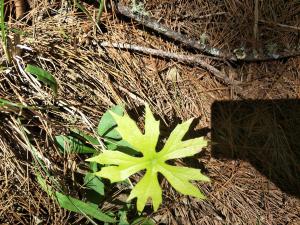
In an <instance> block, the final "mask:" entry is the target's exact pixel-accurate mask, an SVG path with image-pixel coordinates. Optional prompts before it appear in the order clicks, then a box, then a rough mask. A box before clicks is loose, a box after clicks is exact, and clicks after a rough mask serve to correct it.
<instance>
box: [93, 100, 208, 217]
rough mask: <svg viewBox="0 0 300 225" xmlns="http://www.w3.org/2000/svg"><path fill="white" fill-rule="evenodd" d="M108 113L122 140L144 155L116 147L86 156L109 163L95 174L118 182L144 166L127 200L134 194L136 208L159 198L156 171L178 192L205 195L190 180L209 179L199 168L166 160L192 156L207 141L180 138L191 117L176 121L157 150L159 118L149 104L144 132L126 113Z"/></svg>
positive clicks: (156, 205)
mask: <svg viewBox="0 0 300 225" xmlns="http://www.w3.org/2000/svg"><path fill="white" fill-rule="evenodd" d="M110 113H111V115H112V117H113V118H114V120H115V121H116V123H117V128H116V130H117V131H118V133H119V134H120V135H121V136H122V138H123V140H125V141H126V142H127V143H129V144H130V145H131V146H132V147H133V148H134V149H135V150H137V151H139V152H140V153H142V155H143V156H142V157H134V156H130V155H127V154H125V153H122V152H119V151H108V150H106V151H103V152H102V153H101V154H99V155H98V156H96V157H93V158H90V159H87V161H90V162H97V163H99V164H104V165H109V166H106V167H102V169H101V170H100V171H99V172H96V173H95V174H96V175H97V176H100V177H104V178H107V179H109V180H110V181H111V182H118V181H123V180H125V179H126V178H128V177H130V176H131V175H133V174H135V173H137V172H139V171H141V170H146V173H145V175H144V177H143V178H142V179H141V180H140V181H139V182H138V183H137V185H136V186H135V187H134V188H133V189H132V191H131V193H130V195H129V198H128V200H131V199H133V198H137V209H138V210H139V211H143V209H144V207H145V205H146V203H147V200H148V199H149V198H151V199H152V203H153V208H154V210H155V211H156V210H157V209H158V207H159V205H160V204H161V202H162V189H161V187H160V185H159V182H158V178H157V173H161V174H162V175H164V176H165V178H166V179H167V180H168V182H169V183H170V184H171V185H172V186H173V187H174V188H175V189H176V190H177V191H178V192H181V193H183V194H187V195H191V196H194V197H197V198H200V199H204V198H205V196H204V195H203V194H202V193H201V192H200V191H199V189H198V188H197V187H195V186H194V185H193V184H191V183H190V181H192V180H198V181H210V179H209V178H208V177H206V176H204V175H203V174H201V172H200V170H199V169H194V168H188V167H177V166H172V165H169V164H167V163H166V161H168V160H171V159H176V158H184V157H188V156H193V155H195V154H196V153H198V152H200V151H201V150H202V148H203V147H204V146H206V145H207V141H205V140H204V138H203V137H200V138H195V139H190V140H185V141H182V139H183V137H184V135H185V134H186V132H187V131H188V129H189V127H190V125H191V123H192V119H190V120H188V121H186V122H184V123H182V124H179V125H178V126H177V127H176V128H175V129H174V130H173V132H172V133H171V135H170V137H169V139H168V140H167V141H166V144H165V146H164V147H163V149H162V150H161V151H159V152H156V144H157V141H158V137H159V121H157V120H155V118H154V116H153V114H152V112H151V110H150V108H149V106H148V105H146V112H145V133H144V134H143V133H142V132H141V131H140V129H139V128H138V126H137V125H136V123H135V122H134V121H133V120H132V119H131V118H130V117H129V116H128V115H127V114H126V113H125V114H124V115H123V116H120V115H117V114H115V113H113V112H110Z"/></svg>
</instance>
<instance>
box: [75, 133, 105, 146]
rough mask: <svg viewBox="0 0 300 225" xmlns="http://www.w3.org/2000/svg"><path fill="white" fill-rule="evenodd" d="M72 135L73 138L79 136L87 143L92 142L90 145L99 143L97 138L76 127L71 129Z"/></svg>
mask: <svg viewBox="0 0 300 225" xmlns="http://www.w3.org/2000/svg"><path fill="white" fill-rule="evenodd" d="M70 135H71V136H72V137H75V138H80V139H83V140H85V141H87V142H88V143H90V144H92V145H100V143H99V141H98V140H97V138H95V137H92V136H91V135H88V134H87V133H85V132H83V131H81V130H78V129H71V134H70Z"/></svg>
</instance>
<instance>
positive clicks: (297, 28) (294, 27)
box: [259, 20, 300, 31]
mask: <svg viewBox="0 0 300 225" xmlns="http://www.w3.org/2000/svg"><path fill="white" fill-rule="evenodd" d="M259 22H261V23H266V24H269V25H273V26H278V27H282V28H287V29H289V30H296V31H300V27H297V26H290V25H286V24H282V23H275V22H271V21H266V20H259Z"/></svg>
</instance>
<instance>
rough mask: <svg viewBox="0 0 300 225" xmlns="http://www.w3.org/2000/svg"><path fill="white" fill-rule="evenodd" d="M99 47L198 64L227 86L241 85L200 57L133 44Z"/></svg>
mask: <svg viewBox="0 0 300 225" xmlns="http://www.w3.org/2000/svg"><path fill="white" fill-rule="evenodd" d="M99 45H100V46H102V47H112V48H119V49H128V50H133V51H138V52H142V53H145V54H149V55H155V56H159V57H162V58H169V59H175V60H178V61H181V62H185V63H189V64H197V65H200V66H201V67H203V68H205V69H206V70H208V71H209V72H211V73H212V74H213V75H214V76H215V77H216V78H217V79H219V80H220V81H222V82H224V83H225V84H227V85H238V84H239V82H237V81H232V80H230V79H229V77H227V76H226V75H225V74H224V73H222V72H221V71H220V70H218V69H216V68H215V67H213V66H212V65H210V64H208V63H207V62H205V61H204V60H201V59H200V56H199V55H184V54H178V53H173V52H165V51H163V50H160V49H153V48H147V47H143V46H138V45H132V44H122V43H109V42H107V41H104V42H101V43H99ZM202 57H203V56H202Z"/></svg>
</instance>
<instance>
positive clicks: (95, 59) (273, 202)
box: [0, 0, 300, 225]
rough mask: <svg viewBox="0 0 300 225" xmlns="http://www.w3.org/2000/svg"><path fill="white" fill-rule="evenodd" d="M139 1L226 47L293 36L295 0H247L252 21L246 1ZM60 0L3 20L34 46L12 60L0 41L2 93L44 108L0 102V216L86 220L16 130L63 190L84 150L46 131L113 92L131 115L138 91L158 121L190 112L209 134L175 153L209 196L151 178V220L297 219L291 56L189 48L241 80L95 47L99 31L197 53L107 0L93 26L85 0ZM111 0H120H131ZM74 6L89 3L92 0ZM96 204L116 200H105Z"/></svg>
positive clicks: (88, 124)
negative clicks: (236, 55)
mask: <svg viewBox="0 0 300 225" xmlns="http://www.w3.org/2000/svg"><path fill="white" fill-rule="evenodd" d="M65 2H67V1H65ZM87 2H92V1H87ZM95 2H97V1H95ZM107 2H109V1H107ZM146 2H147V3H146V4H145V5H144V10H145V12H147V13H148V14H149V15H150V16H152V17H153V18H155V19H156V20H157V21H159V22H160V23H161V24H164V25H166V26H168V27H169V28H171V29H173V30H174V31H179V32H181V33H184V34H186V35H187V36H188V37H190V38H194V39H196V40H199V39H201V37H202V38H204V39H205V40H204V39H203V40H204V41H205V42H206V43H207V44H208V45H210V46H212V47H216V48H219V49H222V50H225V51H229V52H233V51H234V50H240V49H244V51H245V54H248V53H249V52H253V50H254V49H256V50H258V51H260V50H262V51H264V52H268V51H269V53H270V54H273V53H274V52H276V53H280V52H285V51H295V49H296V50H299V48H300V38H299V37H300V33H299V31H300V18H299V15H300V3H299V1H298V0H294V1H288V2H287V1H283V0H278V1H271V0H265V1H259V7H258V12H259V13H258V15H259V23H258V28H257V30H256V31H255V28H254V24H255V10H254V8H255V7H254V2H255V1H250V0H247V1H234V0H226V1H211V0H201V1H196V0H181V1H179V0H152V1H146ZM60 3H61V4H46V3H45V1H44V0H37V1H36V4H35V7H34V8H32V9H31V10H30V11H29V12H28V13H27V14H26V16H25V17H24V19H23V20H21V21H15V22H13V23H12V22H11V23H10V24H9V26H10V27H12V28H18V29H20V30H22V32H23V33H22V34H21V40H20V44H22V45H26V46H28V47H30V48H32V50H30V51H29V50H23V53H22V57H21V58H19V63H17V61H16V60H15V61H13V63H12V64H7V61H6V59H5V56H4V54H3V52H2V55H3V57H2V58H1V71H0V98H4V99H7V100H10V101H12V102H21V103H23V104H26V105H34V106H40V107H42V110H38V109H37V110H28V109H24V110H21V111H20V110H19V109H15V108H13V107H12V108H7V107H2V108H0V164H1V165H2V166H0V187H1V190H2V191H1V193H0V224H38V220H41V221H42V223H41V224H85V223H87V222H86V219H85V218H84V217H83V216H80V215H76V214H73V213H69V212H67V211H65V210H62V209H60V208H59V206H58V205H56V203H55V202H53V201H52V200H51V199H50V198H49V197H48V196H47V194H46V193H45V192H44V191H43V190H42V189H41V188H40V187H39V185H38V184H37V181H36V178H35V175H34V171H35V165H36V162H35V159H34V158H33V157H32V155H31V153H30V152H31V147H30V145H29V144H28V143H29V142H30V143H31V145H33V146H34V147H35V148H36V149H37V150H38V151H39V153H40V154H41V156H42V158H43V159H47V160H49V161H50V167H49V169H51V171H53V173H54V174H55V176H57V178H58V179H59V181H60V182H61V183H62V184H63V183H66V184H68V185H66V192H68V193H71V194H72V195H74V196H78V195H79V192H78V186H77V185H76V183H77V179H78V178H77V177H78V176H79V174H78V168H80V167H81V166H82V162H83V158H81V157H79V156H63V155H61V154H60V153H59V151H58V149H57V147H56V146H55V144H54V136H55V135H59V134H64V133H67V132H68V130H69V129H70V128H79V129H83V130H85V131H87V132H90V133H92V132H93V129H95V128H96V126H97V124H98V122H99V118H100V117H101V115H102V114H103V113H104V112H105V111H106V110H107V109H108V108H109V107H111V106H113V105H115V104H126V108H127V109H129V110H131V112H132V114H133V115H136V116H137V117H138V116H142V114H143V112H142V110H141V109H142V106H143V102H145V101H146V102H148V103H149V104H150V106H151V108H152V109H153V111H154V112H155V113H156V115H157V116H158V117H159V118H160V119H161V121H162V124H163V127H164V130H163V133H169V131H170V129H171V128H173V127H174V126H175V125H176V124H178V123H179V122H180V121H184V120H186V119H188V118H191V117H195V118H198V119H199V120H197V123H195V130H194V131H193V132H192V135H196V136H199V135H200V134H202V135H203V134H204V135H206V136H207V138H209V139H210V140H211V141H212V143H211V145H210V147H208V148H207V149H205V150H204V151H203V153H201V154H200V155H199V157H196V158H193V159H185V160H183V161H181V162H178V163H180V164H185V165H189V166H193V167H198V168H202V169H203V171H204V173H205V174H207V175H208V176H209V177H210V178H211V179H212V183H211V184H203V183H199V184H197V185H198V186H199V187H200V188H201V189H202V190H203V192H204V193H205V194H206V195H207V197H208V198H207V200H205V201H199V200H197V199H194V198H191V197H187V196H182V195H180V194H178V193H177V192H175V191H174V190H173V189H171V187H170V186H169V184H168V183H167V182H165V181H163V183H162V186H163V187H164V190H165V192H164V196H163V199H164V202H163V205H162V206H161V207H160V209H159V210H158V211H157V212H155V213H152V211H151V209H150V207H149V210H148V211H149V213H148V212H147V213H148V214H147V213H146V214H147V215H149V216H150V217H151V218H153V219H154V220H155V221H156V222H157V224H159V223H161V224H270V225H271V224H272V225H273V224H289V225H292V224H294V225H296V224H300V200H299V197H300V192H299V190H300V184H299V182H300V177H299V174H300V166H299V165H300V154H299V147H300V142H299V140H300V107H299V102H300V100H299V98H300V74H299V71H300V57H289V58H286V59H281V60H270V61H264V62H247V63H245V62H243V61H237V62H229V61H227V60H223V59H214V58H212V57H206V56H204V57H203V58H201V59H203V60H204V61H205V62H207V63H209V64H210V65H212V66H214V67H215V68H217V69H218V70H220V71H221V72H222V73H224V74H226V76H228V77H229V78H230V79H231V80H235V81H238V82H240V85H239V88H238V87H236V86H232V85H226V84H224V83H223V82H222V81H220V80H219V79H216V77H215V76H214V75H213V74H211V73H210V72H208V71H207V70H205V69H204V68H201V67H200V66H197V65H195V64H187V63H181V62H178V61H175V60H170V59H166V58H163V57H156V56H153V55H147V54H143V53H141V52H136V51H130V50H120V49H118V48H109V47H106V48H104V47H101V46H100V43H101V42H103V41H109V42H111V43H129V44H135V45H139V46H143V47H148V48H154V49H161V50H164V51H167V52H173V53H178V54H188V55H192V54H195V53H199V54H201V52H197V51H195V50H193V49H191V48H187V47H185V46H183V45H182V44H180V43H177V42H173V41H172V40H170V39H167V38H165V37H164V36H163V35H159V34H157V33H156V32H155V31H153V30H151V29H147V28H145V27H143V26H141V25H139V24H138V23H137V22H135V21H133V20H130V19H128V18H125V17H122V16H120V15H116V13H115V11H114V10H111V9H110V8H109V7H108V5H107V8H106V9H105V10H104V12H103V14H102V17H101V23H100V29H101V31H99V30H98V29H97V27H96V26H94V23H93V22H92V21H91V19H89V18H87V16H86V15H85V14H84V13H80V12H78V11H76V10H75V9H74V8H73V7H72V6H71V8H69V9H67V8H65V4H63V1H62V2H60ZM122 3H124V5H127V6H130V1H129V0H128V1H122ZM84 7H85V8H86V9H87V10H88V12H89V13H90V15H91V16H92V17H94V16H95V15H96V12H97V9H98V8H97V4H84ZM50 14H51V15H50ZM28 24H31V25H28ZM101 32H102V33H101ZM10 38H11V39H12V40H13V36H11V37H10ZM15 42H17V41H15ZM15 44H18V43H15ZM12 54H15V53H14V52H12ZM274 54H275V53H274ZM27 63H30V64H34V65H38V66H40V67H42V68H44V69H45V70H47V71H49V72H51V73H52V74H53V76H54V77H55V78H56V80H57V82H58V85H59V89H58V95H57V97H54V96H53V94H52V92H51V90H50V89H49V88H47V87H45V86H38V85H36V84H35V83H34V82H32V81H30V80H29V79H27V78H26V77H25V76H24V74H23V73H22V70H21V69H20V67H21V68H22V67H24V65H26V64H27ZM24 129H25V130H24ZM27 138H28V139H27ZM297 142H299V143H297ZM118 193H119V192H118V191H116V193H112V195H114V196H117V195H118ZM122 194H124V193H122ZM120 195H121V194H120ZM116 198H118V197H116ZM120 198H121V197H120ZM103 208H104V210H108V209H110V210H113V211H114V210H117V207H116V206H112V205H110V204H108V203H107V204H104V205H103Z"/></svg>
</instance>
